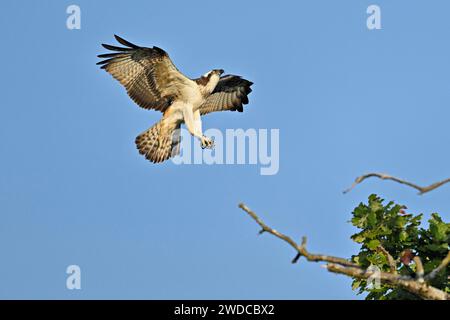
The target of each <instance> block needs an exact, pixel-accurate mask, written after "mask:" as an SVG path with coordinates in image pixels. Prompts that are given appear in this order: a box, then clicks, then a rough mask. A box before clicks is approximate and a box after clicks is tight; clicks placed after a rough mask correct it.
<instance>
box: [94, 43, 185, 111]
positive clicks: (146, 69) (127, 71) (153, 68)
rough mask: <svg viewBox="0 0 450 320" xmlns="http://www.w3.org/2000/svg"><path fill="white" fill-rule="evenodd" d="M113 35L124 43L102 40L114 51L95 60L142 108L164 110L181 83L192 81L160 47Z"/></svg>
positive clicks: (179, 91)
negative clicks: (139, 44) (113, 44)
mask: <svg viewBox="0 0 450 320" xmlns="http://www.w3.org/2000/svg"><path fill="white" fill-rule="evenodd" d="M114 37H115V38H116V40H117V41H118V42H119V43H120V44H122V45H124V46H125V47H124V48H122V47H116V46H111V45H108V44H102V46H103V47H104V48H106V49H108V50H111V51H115V53H106V54H101V55H99V56H98V57H99V58H107V59H106V60H103V61H100V62H98V63H97V64H98V65H102V67H101V68H102V69H105V70H106V71H107V72H109V73H110V74H111V75H112V76H113V77H114V78H115V79H117V80H118V81H119V82H120V83H121V84H122V85H123V86H124V87H125V88H126V90H127V93H128V95H129V96H130V98H131V99H133V101H134V102H136V103H137V104H138V105H139V106H141V107H142V108H144V109H155V110H160V111H162V112H164V111H165V110H166V109H167V108H168V107H169V106H170V105H171V103H172V101H173V100H174V99H176V98H177V97H178V96H179V95H180V94H181V89H182V88H183V86H185V85H192V84H191V83H190V82H191V80H190V79H189V78H187V77H186V76H184V75H183V74H182V73H181V72H180V71H178V69H177V68H176V67H175V65H174V64H173V62H172V61H171V60H170V58H169V55H168V54H167V52H165V51H164V50H163V49H160V48H158V47H153V48H145V47H139V46H137V45H135V44H132V43H130V42H128V41H126V40H124V39H122V38H121V37H119V36H116V35H114Z"/></svg>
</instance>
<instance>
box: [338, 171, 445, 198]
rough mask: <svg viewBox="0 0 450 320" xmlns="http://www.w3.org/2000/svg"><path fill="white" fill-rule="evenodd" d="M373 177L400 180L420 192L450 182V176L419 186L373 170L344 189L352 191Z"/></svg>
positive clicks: (425, 191) (399, 181) (345, 191)
mask: <svg viewBox="0 0 450 320" xmlns="http://www.w3.org/2000/svg"><path fill="white" fill-rule="evenodd" d="M372 177H375V178H379V179H381V180H392V181H395V182H398V183H400V184H404V185H407V186H409V187H411V188H414V189H417V190H418V191H419V194H424V193H427V192H430V191H432V190H434V189H437V188H439V187H440V186H442V185H444V184H446V183H448V182H450V178H448V179H445V180H442V181H439V182H436V183H433V184H430V185H429V186H426V187H422V186H419V185H417V184H415V183H412V182H409V181H406V180H403V179H400V178H397V177H394V176H391V175H389V174H385V173H376V172H372V173H368V174H364V175H362V176H359V177H358V178H356V179H355V182H353V184H352V185H351V186H350V188H348V189H346V190H344V193H348V192H350V191H351V190H352V189H353V188H354V187H356V186H357V185H358V184H360V183H361V182H363V181H364V180H366V179H368V178H372Z"/></svg>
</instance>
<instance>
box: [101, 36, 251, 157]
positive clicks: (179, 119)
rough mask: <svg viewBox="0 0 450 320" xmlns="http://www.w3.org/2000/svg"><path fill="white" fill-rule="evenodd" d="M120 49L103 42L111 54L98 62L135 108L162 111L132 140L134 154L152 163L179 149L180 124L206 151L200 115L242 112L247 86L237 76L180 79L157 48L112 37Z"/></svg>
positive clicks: (215, 73) (208, 144) (217, 72)
mask: <svg viewBox="0 0 450 320" xmlns="http://www.w3.org/2000/svg"><path fill="white" fill-rule="evenodd" d="M114 37H115V38H116V40H117V41H118V42H119V43H120V44H122V45H123V46H124V47H117V46H112V45H107V44H103V47H104V48H106V49H108V50H111V51H113V53H107V54H101V55H99V56H98V57H99V58H106V59H105V60H102V61H100V62H98V63H97V64H98V65H101V68H102V69H105V70H106V71H107V72H108V73H110V74H111V75H112V76H113V77H114V78H115V79H116V80H118V81H119V82H120V83H121V84H122V85H123V86H124V87H125V89H126V90H127V93H128V95H129V96H130V98H131V99H132V100H133V101H134V102H136V104H138V105H139V106H140V107H142V108H145V109H154V110H159V111H161V112H163V117H162V119H161V120H160V121H159V122H158V123H156V124H155V125H154V126H153V127H151V128H150V129H148V130H147V131H145V132H143V133H142V134H140V135H139V136H138V137H137V138H136V145H137V148H138V149H139V152H140V153H141V154H143V155H144V156H145V157H146V158H147V159H148V160H150V161H152V162H155V163H157V162H162V161H165V160H167V159H169V158H170V157H172V156H175V155H176V154H178V153H179V150H180V137H179V130H178V129H179V128H180V125H181V124H182V123H185V124H186V127H187V129H188V130H189V132H190V133H191V134H192V135H193V136H195V137H197V138H199V139H200V141H201V143H202V147H212V145H213V144H212V141H211V140H210V139H209V138H206V137H205V136H203V133H202V130H201V119H200V116H201V115H204V114H207V113H210V112H214V111H225V110H231V111H236V110H237V111H240V112H242V111H243V105H244V104H247V103H248V97H247V96H248V94H249V93H250V92H251V88H250V86H251V85H252V82H250V81H248V80H245V79H242V78H241V77H239V76H234V75H226V76H223V77H221V74H222V73H223V70H217V69H216V70H212V71H210V72H208V73H206V74H205V75H203V76H202V77H200V78H198V79H189V78H188V77H186V76H185V75H183V74H182V73H181V72H180V71H179V70H178V69H177V68H176V67H175V65H174V64H173V62H172V61H171V60H170V58H169V55H168V54H167V52H165V51H164V50H163V49H161V48H158V47H152V48H146V47H139V46H137V45H135V44H132V43H131V42H128V41H126V40H124V39H122V38H121V37H119V36H116V35H115V36H114Z"/></svg>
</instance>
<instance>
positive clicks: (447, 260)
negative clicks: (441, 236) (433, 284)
mask: <svg viewBox="0 0 450 320" xmlns="http://www.w3.org/2000/svg"><path fill="white" fill-rule="evenodd" d="M449 263H450V251H449V252H448V253H447V256H446V257H445V258H444V260H442V261H441V263H440V264H439V266H438V267H437V268H436V269H434V270H433V271H431V272H430V273H429V274H427V275H426V276H425V281H430V280H432V279H434V278H435V277H436V276H437V275H438V274H439V273H440V272H441V271H442V270H444V269H445V268H446V267H447V266H448V264H449Z"/></svg>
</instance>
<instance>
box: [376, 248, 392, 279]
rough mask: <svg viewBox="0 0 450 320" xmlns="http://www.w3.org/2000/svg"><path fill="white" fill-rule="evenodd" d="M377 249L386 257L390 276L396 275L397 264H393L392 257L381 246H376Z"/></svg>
mask: <svg viewBox="0 0 450 320" xmlns="http://www.w3.org/2000/svg"><path fill="white" fill-rule="evenodd" d="M378 249H379V250H380V251H381V252H383V253H384V255H385V256H386V257H387V260H388V263H389V268H390V270H391V273H392V274H397V264H396V263H395V260H394V258H393V257H392V255H391V254H390V253H389V251H387V250H386V249H385V248H384V247H383V246H382V245H379V246H378Z"/></svg>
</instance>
